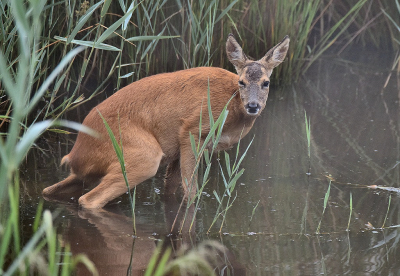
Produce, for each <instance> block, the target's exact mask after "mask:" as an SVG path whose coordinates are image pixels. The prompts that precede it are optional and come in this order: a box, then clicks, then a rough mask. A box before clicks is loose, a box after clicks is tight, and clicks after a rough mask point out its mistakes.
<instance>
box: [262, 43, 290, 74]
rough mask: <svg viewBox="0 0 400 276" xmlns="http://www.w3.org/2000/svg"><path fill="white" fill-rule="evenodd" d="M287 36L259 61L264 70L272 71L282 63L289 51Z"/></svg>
mask: <svg viewBox="0 0 400 276" xmlns="http://www.w3.org/2000/svg"><path fill="white" fill-rule="evenodd" d="M289 41H290V39H289V36H285V37H284V38H283V40H282V41H281V42H279V43H278V44H277V45H276V46H275V47H273V48H272V49H270V50H269V51H268V52H267V53H266V54H265V56H264V57H263V58H262V59H260V60H259V62H260V63H262V64H263V65H264V66H265V67H266V68H270V69H273V68H275V67H276V66H278V65H279V64H281V63H282V62H283V60H284V59H285V57H286V54H287V52H288V49H289Z"/></svg>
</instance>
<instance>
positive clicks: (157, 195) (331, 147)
mask: <svg viewBox="0 0 400 276" xmlns="http://www.w3.org/2000/svg"><path fill="white" fill-rule="evenodd" d="M381 63H382V62H381V61H380V60H379V59H376V60H375V59H371V60H367V61H366V60H363V59H360V60H358V61H357V62H344V61H341V60H338V59H328V58H327V59H323V60H321V62H320V63H319V64H317V65H316V66H314V68H313V69H312V70H311V71H309V73H308V74H307V75H306V76H304V77H303V78H302V79H300V80H299V81H298V82H296V83H293V84H292V85H290V86H287V87H285V88H280V89H279V88H275V89H272V91H271V93H270V98H269V100H268V102H267V106H266V109H265V110H264V111H263V113H262V115H261V117H260V118H258V119H257V121H256V123H255V126H254V128H253V130H252V131H251V132H250V133H249V134H248V136H247V137H245V139H244V140H243V141H242V142H241V148H242V152H243V151H244V150H245V148H246V147H247V145H248V144H249V142H250V141H251V139H253V137H254V141H253V144H252V145H251V147H250V149H249V151H248V153H247V156H246V158H245V160H244V161H243V164H242V167H243V168H244V169H245V173H244V175H243V176H242V177H241V178H240V179H239V183H238V186H237V188H236V189H235V195H236V199H235V201H234V203H233V205H232V207H231V208H230V209H229V211H228V213H227V217H226V223H225V224H224V225H223V227H222V231H221V232H219V228H220V224H221V219H219V220H218V221H217V222H216V224H215V226H214V227H212V228H211V231H210V233H209V234H207V231H208V230H209V227H210V225H211V224H212V221H213V218H214V215H215V213H216V210H217V201H216V199H215V197H214V191H216V192H217V193H219V194H220V193H222V191H223V190H224V187H223V182H222V179H221V175H220V172H219V168H218V167H219V166H218V160H217V159H214V161H213V162H214V163H215V165H214V168H213V173H212V177H211V179H210V181H209V183H208V185H207V187H206V188H205V190H204V192H203V197H202V201H201V203H200V205H199V210H198V213H197V217H196V222H195V226H194V228H195V233H194V234H191V235H186V236H185V235H184V237H183V238H182V239H180V240H174V241H172V242H171V244H172V245H173V246H174V247H175V248H174V249H176V250H179V248H180V247H182V243H187V244H189V245H190V246H189V247H192V246H196V245H198V244H199V243H201V242H202V241H205V240H217V241H218V242H219V243H221V244H223V245H224V246H226V248H227V249H228V250H229V252H230V253H232V254H233V255H234V256H235V259H236V261H235V262H237V264H235V265H233V266H236V267H239V269H238V270H236V271H238V272H237V274H235V275H243V273H244V272H243V271H244V270H245V271H246V273H247V275H318V274H324V273H325V274H327V275H375V274H379V275H398V274H399V273H400V261H399V258H400V245H399V240H400V235H399V234H400V233H399V229H400V228H399V224H400V221H399V218H400V212H399V207H400V201H399V194H398V193H397V192H396V191H392V192H390V191H386V190H382V189H371V188H368V186H370V185H377V186H384V187H389V188H399V165H400V135H399V131H400V129H399V127H400V121H399V111H400V109H399V105H400V102H399V100H400V98H399V97H400V96H399V94H400V93H399V86H398V79H397V76H396V75H395V74H394V75H392V76H391V78H390V80H389V82H388V84H387V86H386V87H385V88H384V85H385V82H386V80H387V77H388V75H389V73H390V71H389V70H388V69H387V68H389V65H387V64H386V65H382V66H381V65H379V64H381ZM388 64H389V63H388ZM305 114H306V116H307V119H308V120H309V122H310V130H311V132H310V133H311V139H310V153H311V154H310V156H309V155H308V140H307V135H306V124H305ZM73 140H74V136H73V135H71V136H70V137H69V138H67V139H66V138H65V137H56V138H55V139H54V137H49V138H47V140H42V141H40V142H39V144H38V145H39V146H41V147H42V149H43V151H39V150H33V151H32V152H31V154H30V155H29V158H28V160H27V164H26V167H24V168H23V169H21V174H22V179H23V180H22V182H23V184H24V188H25V189H24V190H23V197H22V202H23V204H22V208H21V209H22V212H23V214H22V219H23V221H22V224H23V227H24V228H23V229H24V233H25V237H26V238H27V239H28V238H29V235H30V224H31V223H32V221H33V216H34V209H35V208H34V207H35V206H36V205H37V204H38V202H39V200H41V195H40V193H41V190H42V189H43V188H44V187H46V186H48V185H50V184H53V183H55V182H57V181H59V180H60V179H62V178H63V177H65V176H66V175H67V174H68V172H67V171H66V170H65V169H62V168H59V167H58V163H59V161H60V159H61V157H62V156H63V155H64V154H66V153H67V152H68V150H69V149H70V148H71V146H72V143H73ZM230 154H231V156H232V158H233V156H234V151H232V150H231V152H230ZM221 157H222V156H221ZM221 159H223V158H221ZM221 163H222V164H223V162H222V161H221ZM162 175H163V170H160V172H159V173H158V175H157V177H155V178H153V179H150V180H148V181H146V182H144V183H142V184H140V185H139V186H138V188H137V202H136V227H137V235H136V236H137V237H136V238H135V237H133V230H132V228H133V227H132V225H133V223H132V215H131V212H130V205H129V202H128V196H127V195H125V196H122V197H121V198H119V199H118V200H116V201H114V202H113V203H112V204H111V205H110V206H109V207H108V208H107V209H106V211H104V212H91V211H84V210H80V209H79V207H78V206H77V203H76V200H77V199H76V198H70V199H68V200H66V202H69V203H65V202H64V203H56V202H45V207H46V208H49V209H50V210H52V211H54V210H61V211H60V214H59V215H58V217H57V219H56V223H58V226H59V227H58V229H59V230H58V231H59V233H60V239H62V240H63V241H65V242H68V243H70V244H71V248H72V250H73V252H74V253H78V252H84V253H86V254H88V256H89V257H90V258H91V259H92V260H93V261H94V262H95V264H96V265H97V267H98V269H99V271H100V272H101V275H124V274H126V271H127V269H128V266H129V262H130V260H131V259H132V258H131V256H133V261H132V267H133V275H142V271H143V270H144V269H145V267H146V265H147V263H148V260H149V258H150V256H151V255H152V253H153V251H154V249H155V248H156V247H157V244H158V242H157V241H158V240H159V239H163V238H165V234H168V233H169V230H170V224H171V218H170V217H171V216H172V215H169V214H173V213H174V210H175V209H176V208H177V207H176V204H173V203H171V202H170V201H169V200H166V199H164V197H163V190H164V189H163V179H162ZM329 185H330V193H329V197H328V199H327V206H326V209H325V211H324V198H325V196H326V193H327V190H328V187H329ZM350 197H351V198H352V210H351V209H350ZM389 202H390V206H389ZM350 214H351V217H350ZM349 218H350V219H349ZM318 228H319V231H318V232H319V233H317V230H318ZM78 274H79V275H85V272H84V270H80V271H79V272H78Z"/></svg>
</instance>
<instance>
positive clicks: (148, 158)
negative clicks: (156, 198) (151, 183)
mask: <svg viewBox="0 0 400 276" xmlns="http://www.w3.org/2000/svg"><path fill="white" fill-rule="evenodd" d="M133 139H136V141H135V140H133V141H132V140H131V141H127V143H126V144H127V145H125V144H124V159H125V165H126V173H127V178H128V182H129V188H133V187H135V186H136V185H137V184H139V183H141V182H143V181H145V180H146V179H148V178H150V177H153V176H154V175H155V174H156V173H157V170H158V167H159V166H160V162H161V158H162V156H163V152H162V150H161V147H160V145H159V144H158V142H157V140H156V139H155V138H154V137H153V136H150V135H145V134H143V133H141V139H140V140H138V137H135V138H133ZM115 160H116V161H114V162H113V164H112V165H111V166H110V167H109V170H108V172H107V174H106V175H105V176H104V177H103V178H102V179H101V181H100V183H99V185H97V186H96V187H95V188H94V189H92V190H91V191H89V192H88V193H86V194H84V195H83V196H81V197H80V198H79V204H80V205H82V207H84V208H87V209H93V208H102V207H104V205H106V204H107V203H108V202H110V201H111V200H113V199H115V198H117V197H118V196H120V195H122V194H124V193H126V192H127V190H128V189H127V187H126V183H125V180H124V176H123V174H122V171H121V165H120V163H119V162H118V161H117V159H116V158H115Z"/></svg>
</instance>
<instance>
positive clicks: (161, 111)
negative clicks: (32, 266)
mask: <svg viewBox="0 0 400 276" xmlns="http://www.w3.org/2000/svg"><path fill="white" fill-rule="evenodd" d="M286 40H287V43H286V44H285V45H284V46H285V47H283V48H282V49H283V50H282V49H281V48H279V47H278V46H279V45H281V44H283V43H284V42H285V41H286ZM288 43H289V41H288V38H285V40H284V41H282V42H281V43H280V44H278V45H277V46H275V47H274V48H277V47H278V50H282V51H283V52H284V55H286V51H287V47H288ZM274 48H273V49H271V50H270V51H269V52H268V53H270V52H271V51H272V50H274ZM276 51H277V50H275V52H276ZM282 51H281V52H282ZM227 52H228V57H229V59H230V60H231V62H232V63H233V64H234V65H235V67H236V70H237V71H238V73H239V74H238V75H236V74H233V73H231V72H229V71H226V70H224V69H220V68H213V67H199V68H194V69H187V70H182V71H177V72H173V73H164V74H158V75H154V76H150V77H146V78H143V79H141V80H139V81H137V82H134V83H132V84H130V85H128V86H126V87H124V88H122V89H121V90H119V91H118V92H116V93H115V94H114V95H112V96H111V97H109V98H108V99H106V100H105V101H103V102H102V103H100V104H99V105H98V106H97V107H95V108H94V109H93V110H92V111H91V112H90V113H89V114H88V115H87V117H86V118H85V120H84V121H83V125H86V126H88V127H90V128H92V129H93V130H95V131H96V132H98V133H99V134H100V138H94V137H91V136H89V135H87V134H84V133H82V132H79V134H78V137H77V140H76V143H75V145H74V147H73V148H72V150H71V152H70V153H69V154H68V155H66V156H65V157H64V158H63V161H62V162H65V163H68V164H69V165H70V167H71V174H70V176H68V177H67V178H66V179H65V180H63V181H61V182H59V183H57V184H54V185H52V186H50V187H48V188H46V189H44V190H43V195H44V196H46V197H51V196H53V195H58V196H59V194H63V193H69V192H72V191H74V190H75V189H76V187H77V186H79V185H82V184H81V182H82V181H89V182H92V181H98V180H100V183H99V184H98V185H97V186H96V187H95V188H94V189H92V190H91V191H89V192H88V193H86V194H84V195H82V196H81V197H80V198H79V204H80V205H82V206H83V207H85V208H102V207H103V206H104V205H105V204H107V203H108V202H109V201H110V200H112V199H115V198H116V197H118V196H120V195H122V194H123V193H125V192H126V190H127V188H126V185H125V182H124V179H123V175H122V173H121V167H120V164H119V162H118V159H117V156H116V154H115V152H114V149H113V146H112V144H111V140H110V138H109V137H108V134H107V131H106V128H105V126H104V123H103V121H102V119H101V117H100V115H99V113H100V114H101V115H102V116H103V117H104V118H105V120H106V121H107V123H108V124H109V126H110V127H111V129H112V131H113V133H114V135H115V136H116V138H117V140H119V141H122V146H123V150H124V159H125V163H126V172H127V175H128V180H129V183H130V186H131V188H133V187H134V186H136V185H137V184H139V183H141V182H143V181H144V180H146V179H148V178H150V177H152V176H154V175H155V174H156V172H157V170H158V168H159V167H160V166H163V165H167V172H166V180H165V181H166V183H165V184H166V190H165V193H166V194H173V193H175V191H176V189H177V188H178V187H179V186H180V185H181V186H182V188H183V193H184V196H186V197H188V196H189V195H190V196H193V195H194V194H195V193H196V189H191V190H190V189H189V188H188V187H187V185H186V182H185V181H184V179H187V180H188V181H189V180H190V179H191V177H192V174H193V171H194V168H195V162H196V160H195V158H194V154H193V152H192V148H191V144H190V138H189V133H192V134H193V135H194V137H196V138H198V136H199V121H200V116H201V114H202V122H203V124H202V131H201V133H202V138H201V140H203V139H204V138H205V137H206V136H207V134H208V132H209V130H210V125H209V118H208V110H207V91H208V88H209V89H210V101H211V109H212V114H213V116H214V120H216V119H217V118H218V116H219V114H220V113H221V111H222V109H223V108H224V106H225V105H226V104H227V103H228V101H229V99H231V98H232V96H233V98H232V100H231V101H230V102H229V105H228V110H229V113H228V117H227V119H226V123H225V125H224V128H223V132H222V137H221V139H220V143H219V144H218V150H224V149H228V148H230V147H232V146H233V145H234V144H236V143H237V142H238V141H239V139H240V138H241V137H243V136H244V135H246V134H247V133H248V132H249V131H250V129H251V127H252V126H253V124H254V121H255V119H256V118H257V116H258V115H259V114H260V112H261V111H262V109H263V108H264V106H265V102H266V100H267V96H268V85H267V87H263V84H265V83H267V82H268V83H269V76H270V74H271V73H272V68H273V67H275V66H276V65H275V66H270V67H271V68H268V66H265V65H263V64H261V65H257V63H258V61H257V62H254V61H248V60H247V58H245V56H244V54H243V53H242V50H241V48H240V46H239V45H238V44H237V42H236V40H234V38H233V36H229V37H228V41H227ZM240 53H241V54H243V56H244V63H240V62H241V61H237V60H236V58H237V57H238V56H240ZM268 53H267V55H268ZM230 54H231V55H230ZM275 54H276V53H275ZM267 55H266V56H267ZM270 55H271V57H270V58H269V59H272V60H273V58H274V51H273V52H272V53H270ZM283 58H284V56H283ZM283 58H281V60H280V62H281V61H282V60H283ZM280 62H279V63H280ZM279 63H278V64H279ZM266 64H267V63H266ZM241 71H242V72H241ZM238 84H239V85H238ZM246 86H247V87H246ZM243 91H246V93H244V92H243ZM200 142H202V141H200Z"/></svg>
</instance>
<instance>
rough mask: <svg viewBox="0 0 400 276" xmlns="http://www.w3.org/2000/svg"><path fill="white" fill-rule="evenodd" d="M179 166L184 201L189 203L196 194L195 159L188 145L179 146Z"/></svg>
mask: <svg viewBox="0 0 400 276" xmlns="http://www.w3.org/2000/svg"><path fill="white" fill-rule="evenodd" d="M180 166H181V175H182V189H183V196H184V198H185V200H188V202H190V201H191V200H192V199H193V198H194V197H195V195H196V193H197V170H196V159H195V158H194V153H193V151H192V147H191V145H190V143H187V144H181V148H180Z"/></svg>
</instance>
